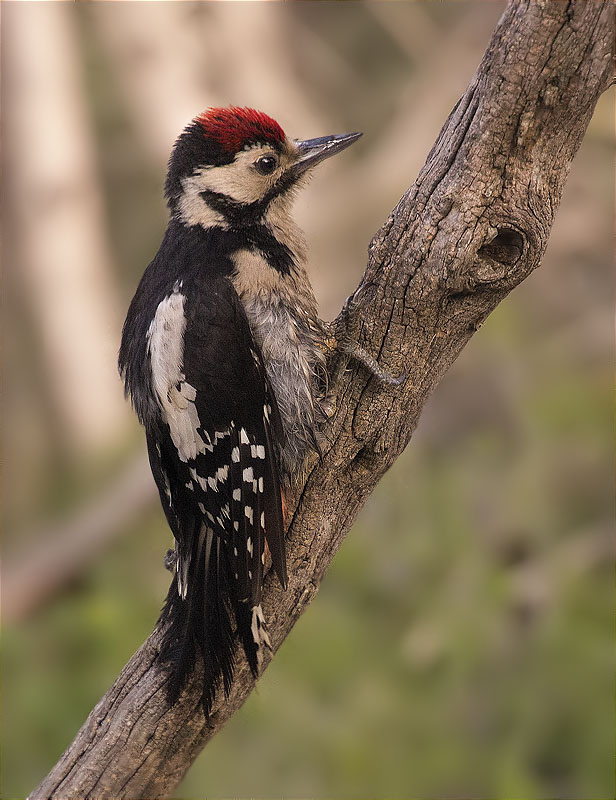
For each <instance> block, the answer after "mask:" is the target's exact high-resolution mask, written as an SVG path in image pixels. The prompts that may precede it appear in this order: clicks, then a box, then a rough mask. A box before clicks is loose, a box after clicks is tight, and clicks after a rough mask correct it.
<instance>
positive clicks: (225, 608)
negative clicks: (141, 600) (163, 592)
mask: <svg viewBox="0 0 616 800" xmlns="http://www.w3.org/2000/svg"><path fill="white" fill-rule="evenodd" d="M198 525H199V530H198V531H195V535H194V536H192V537H190V540H191V543H192V552H191V553H183V552H182V548H181V547H180V548H179V550H178V552H177V556H178V560H177V564H178V566H177V570H176V575H175V577H174V579H173V581H172V583H171V586H170V587H169V592H168V594H167V599H166V601H165V605H164V607H163V610H162V613H161V618H160V621H161V622H164V623H167V624H168V627H167V629H166V631H165V634H164V638H163V643H162V648H161V659H162V661H163V662H165V663H167V664H169V666H170V667H171V682H170V684H169V700H170V702H171V703H175V701H176V700H177V699H178V697H179V694H180V692H181V691H182V689H183V687H184V685H185V684H186V680H187V679H188V677H189V675H190V674H191V672H192V670H193V669H194V665H195V663H196V662H197V660H200V661H201V663H202V665H203V694H202V703H203V709H204V711H205V713H206V715H208V714H209V713H210V710H211V707H212V701H213V700H214V695H215V694H216V690H217V689H218V686H219V685H220V681H221V679H222V683H223V686H224V690H225V693H226V694H228V693H229V690H230V688H231V682H232V680H233V672H234V666H235V665H234V657H233V654H234V640H235V636H234V631H233V626H232V621H231V620H232V617H233V616H235V615H234V614H233V610H232V608H231V600H230V587H229V581H228V569H227V564H226V555H225V552H224V543H223V541H222V540H221V538H220V536H217V535H216V534H215V533H214V532H213V531H212V529H211V528H206V527H205V525H203V523H198ZM180 592H181V593H182V596H180ZM199 657H200V658H199Z"/></svg>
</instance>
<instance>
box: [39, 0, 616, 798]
mask: <svg viewBox="0 0 616 800" xmlns="http://www.w3.org/2000/svg"><path fill="white" fill-rule="evenodd" d="M612 50H613V8H612V5H611V3H608V2H585V1H580V2H560V0H551V1H548V2H546V1H545V0H543V1H542V2H540V1H539V0H512V2H511V3H510V5H509V6H508V8H507V10H506V12H505V13H504V15H503V17H502V19H501V21H500V22H499V24H498V26H497V28H496V30H495V32H494V35H493V37H492V40H491V42H490V45H489V47H488V49H487V51H486V54H485V56H484V58H483V60H482V62H481V64H480V66H479V68H478V70H477V72H476V74H475V76H474V78H473V80H472V82H471V84H470V86H469V87H468V89H467V91H466V92H465V94H464V95H463V97H462V98H461V99H460V101H459V102H458V104H457V105H456V107H455V108H454V110H453V111H452V113H451V115H450V117H449V119H448V120H447V122H446V123H445V125H444V127H443V129H442V131H441V133H440V135H439V137H438V140H437V141H436V143H435V145H434V147H433V149H432V151H431V152H430V154H429V156H428V159H427V161H426V164H425V166H424V168H423V169H422V171H421V173H420V175H419V177H418V178H417V180H416V181H415V183H414V184H413V185H412V186H411V188H410V189H409V190H408V192H407V193H406V194H405V195H404V197H403V198H402V199H401V200H400V202H399V203H398V205H397V206H396V208H395V209H394V210H393V212H392V213H391V215H390V217H389V219H388V220H387V222H386V223H385V224H384V225H383V227H382V228H381V230H380V231H379V232H378V233H377V234H376V236H375V237H374V239H373V241H372V243H371V246H370V253H369V261H368V266H367V269H366V272H365V274H364V277H363V279H362V281H361V284H360V286H359V287H358V289H357V291H356V293H355V297H356V299H357V302H358V304H359V309H360V319H361V322H360V326H359V340H360V343H361V345H362V346H363V347H365V348H366V349H367V350H368V351H369V352H371V353H373V354H374V355H376V356H377V357H378V360H379V362H380V363H381V365H382V366H383V367H385V368H386V369H387V370H389V371H390V372H392V373H394V374H399V373H402V372H406V376H407V377H406V381H405V382H404V383H403V384H402V385H401V386H398V387H391V386H384V385H383V384H381V383H379V382H378V381H377V380H375V379H374V378H372V377H371V376H370V375H369V374H368V373H367V372H366V371H365V369H364V368H362V367H360V366H358V365H356V364H355V363H350V364H348V363H347V362H346V359H344V357H342V356H338V357H337V359H336V360H335V362H334V363H333V364H332V383H333V391H334V394H335V398H336V404H335V407H336V411H335V414H334V415H333V416H332V418H331V420H330V422H329V424H328V427H327V431H326V434H327V439H328V442H329V444H328V445H327V447H326V448H325V450H324V454H323V458H322V460H321V461H318V462H317V461H315V462H313V463H311V465H310V469H309V472H308V477H307V480H306V483H305V486H304V487H303V490H302V491H301V493H300V496H299V497H298V498H297V504H296V506H295V507H294V508H293V509H292V511H293V515H292V522H291V525H290V530H289V534H288V551H289V555H288V560H289V575H290V585H289V588H288V590H287V591H286V592H283V591H281V590H280V588H279V586H278V584H277V582H276V581H275V580H274V579H272V576H268V578H267V580H266V587H265V603H264V604H265V612H266V615H267V617H268V619H269V620H270V627H271V636H272V641H273V645H274V650H276V649H277V648H278V647H279V646H280V644H281V643H282V641H283V640H284V638H285V636H286V635H287V634H288V633H289V631H290V630H291V628H292V627H293V625H294V623H295V621H296V620H297V619H298V618H299V616H300V615H301V614H302V612H303V611H304V610H305V608H306V606H307V605H308V603H309V602H310V600H311V599H312V598H313V596H314V595H315V593H316V591H317V588H318V586H319V582H320V580H321V578H322V576H323V573H324V572H325V570H326V568H327V566H328V565H329V563H330V561H331V559H332V557H333V555H334V553H335V552H336V550H337V549H338V547H339V546H340V544H341V542H342V540H343V539H344V536H345V534H346V533H347V531H348V530H349V528H350V526H351V524H352V523H353V520H354V519H355V517H356V515H357V513H358V511H359V509H360V508H361V506H362V505H363V503H364V501H365V499H366V497H367V496H368V494H369V493H370V492H371V491H372V489H373V488H374V486H375V485H376V483H377V482H378V481H379V479H380V478H381V476H382V475H383V473H384V472H385V471H386V470H387V469H388V468H389V467H390V466H391V464H392V463H393V461H394V460H395V459H396V457H397V456H398V455H399V454H400V453H401V451H402V450H403V449H404V447H405V446H406V445H407V443H408V441H409V439H410V437H411V434H412V433H413V430H414V429H415V426H416V425H417V421H418V418H419V414H420V412H421V409H422V407H423V405H424V403H425V401H426V399H427V397H428V395H429V394H430V392H431V391H432V389H433V388H434V386H435V385H436V384H437V383H438V381H439V380H440V379H441V377H442V376H443V374H444V372H445V371H446V369H447V368H448V367H449V365H450V364H451V363H452V362H453V361H454V359H455V358H456V356H457V355H458V353H459V352H460V350H461V349H462V348H463V347H464V345H465V344H466V342H467V341H468V340H469V338H470V337H471V336H472V334H473V333H474V332H475V331H476V330H477V328H478V327H479V326H480V325H481V323H482V322H483V321H484V320H485V318H486V317H487V315H488V314H489V313H490V312H491V311H492V310H493V309H494V307H495V306H496V305H497V304H498V303H499V302H500V301H501V300H502V299H503V298H504V297H505V296H506V295H507V294H508V293H509V292H510V291H511V290H512V289H513V288H514V287H515V286H516V285H517V284H518V283H520V281H522V280H523V279H524V278H525V277H526V276H527V275H528V274H529V273H530V272H531V271H532V270H533V269H535V268H536V267H537V266H538V265H539V263H540V261H541V257H542V254H543V252H544V250H545V247H546V244H547V241H548V236H549V232H550V228H551V225H552V221H553V218H554V214H555V212H556V209H557V206H558V203H559V200H560V196H561V192H562V188H563V185H564V182H565V180H566V176H567V173H568V169H569V165H570V163H571V160H572V159H573V156H574V155H575V152H576V151H577V149H578V147H579V144H580V142H581V140H582V137H583V135H584V132H585V130H586V127H587V125H588V122H589V120H590V117H591V115H592V111H593V109H594V106H595V103H596V101H597V99H598V97H599V95H600V94H601V92H602V91H604V90H605V89H606V88H607V86H608V85H609V83H610V78H611V74H612ZM409 136H410V134H409ZM345 366H346V367H347V369H344V367H345ZM160 637H161V631H160V630H159V629H158V628H156V629H155V630H154V631H153V633H152V634H151V636H150V637H149V638H148V640H147V641H146V642H145V644H144V645H143V646H142V647H141V648H140V650H139V651H138V652H137V653H136V654H135V655H134V656H133V658H132V659H131V660H130V662H129V663H128V664H127V666H126V667H125V668H124V670H123V671H122V673H121V674H120V676H119V677H118V679H117V680H116V682H115V684H114V685H113V687H112V688H111V689H110V690H109V692H108V693H107V694H106V695H105V697H103V699H102V700H101V701H100V702H99V704H98V705H97V706H96V708H95V709H94V710H93V711H92V713H91V714H90V716H89V718H88V719H87V721H86V722H85V724H84V726H83V727H82V729H81V730H80V731H79V733H78V734H77V736H76V738H75V740H74V742H73V743H72V745H71V746H70V747H69V748H68V750H67V751H66V753H65V754H64V755H63V756H62V758H61V759H60V761H59V762H58V764H57V765H56V766H55V767H54V769H53V770H52V771H51V773H50V774H49V775H48V776H47V777H46V778H45V779H44V781H43V782H42V783H41V785H40V786H39V787H38V789H36V790H35V791H34V792H33V794H32V795H31V797H32V798H33V799H34V798H37V800H38V799H39V798H93V797H114V798H144V797H149V798H152V797H164V796H167V795H169V794H170V793H171V792H172V790H173V789H174V787H175V786H176V785H177V784H178V783H179V781H180V780H181V778H182V776H183V775H184V774H185V772H186V770H187V769H188V768H189V766H190V764H191V763H192V761H193V760H194V759H195V758H196V756H197V754H198V753H199V752H200V750H201V749H202V748H203V747H204V745H205V744H206V743H207V742H208V740H209V739H210V738H211V737H212V736H213V735H214V734H215V733H216V732H217V731H218V730H219V729H220V728H221V727H222V726H223V725H224V723H225V722H226V721H227V720H228V719H229V717H230V716H231V715H232V714H233V713H235V711H237V710H238V708H239V707H240V706H241V705H242V703H243V702H244V700H245V699H246V697H247V696H248V694H249V693H250V691H251V690H252V688H253V685H254V682H253V680H252V678H251V676H250V673H249V671H248V669H247V668H246V666H245V665H243V662H242V660H241V659H240V665H241V666H240V668H239V669H238V672H237V677H236V681H235V683H234V685H233V688H232V691H231V694H230V696H229V697H228V698H226V699H225V698H224V696H223V695H222V694H220V695H219V696H218V697H217V699H216V701H215V703H214V708H213V714H212V716H211V718H210V720H209V723H206V721H205V719H204V717H203V714H202V712H201V711H200V710H199V708H198V706H197V697H198V694H199V675H198V672H197V673H196V674H195V675H194V676H193V679H192V680H191V682H190V685H189V686H188V688H187V691H186V692H185V693H184V695H183V696H182V697H181V698H180V701H179V702H178V703H177V704H176V705H175V706H173V707H169V705H168V704H167V701H166V697H165V691H164V689H165V682H166V675H165V672H164V671H163V670H162V669H161V667H160V666H159V664H158V662H157V652H158V645H159V642H160Z"/></svg>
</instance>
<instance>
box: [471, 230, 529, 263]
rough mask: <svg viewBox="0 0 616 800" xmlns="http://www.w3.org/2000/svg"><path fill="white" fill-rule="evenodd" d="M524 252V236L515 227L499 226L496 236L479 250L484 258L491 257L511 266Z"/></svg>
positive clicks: (479, 253)
mask: <svg viewBox="0 0 616 800" xmlns="http://www.w3.org/2000/svg"><path fill="white" fill-rule="evenodd" d="M523 252H524V237H523V236H522V234H521V233H520V232H519V231H516V230H514V229H513V228H499V229H498V233H497V234H496V236H495V237H494V238H493V239H492V240H491V241H490V242H487V243H486V244H484V245H482V246H481V247H480V248H479V250H478V253H477V254H478V255H479V256H481V257H482V258H491V259H492V260H493V261H498V262H499V264H506V265H507V266H510V265H511V264H515V262H516V261H517V260H518V259H519V258H520V256H521V255H522V253H523Z"/></svg>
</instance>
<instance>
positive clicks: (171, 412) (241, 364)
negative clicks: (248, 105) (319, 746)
mask: <svg viewBox="0 0 616 800" xmlns="http://www.w3.org/2000/svg"><path fill="white" fill-rule="evenodd" d="M358 135H359V134H350V135H348V136H343V137H325V138H323V139H316V140H309V141H307V142H295V141H292V140H289V139H288V138H287V137H285V135H284V133H283V132H282V130H281V129H280V127H279V126H278V125H277V123H275V122H274V121H273V120H271V119H270V118H269V117H267V116H266V115H264V114H262V113H260V112H255V111H252V110H250V109H212V110H210V111H209V112H206V113H205V114H203V115H201V116H200V117H197V118H196V120H195V121H193V123H191V125H189V127H188V128H187V129H186V130H185V131H184V132H183V133H182V135H181V136H180V138H179V139H178V141H177V142H176V145H175V147H174V151H173V153H172V156H171V159H170V163H169V173H168V177H167V183H166V194H167V198H168V201H169V206H170V209H171V219H170V222H169V226H168V228H167V232H166V234H165V236H164V239H163V242H162V244H161V247H160V249H159V251H158V253H157V254H156V256H155V258H154V260H153V261H152V263H151V264H150V265H149V267H148V268H147V270H146V271H145V273H144V275H143V278H142V280H141V282H140V284H139V287H138V289H137V292H136V294H135V297H134V298H133V301H132V303H131V305H130V308H129V310H128V315H127V318H126V322H125V324H124V329H123V335H122V345H121V349H120V358H119V365H120V370H121V373H122V375H123V378H124V380H125V386H126V390H127V393H128V394H129V395H130V397H131V400H132V402H133V405H134V407H135V409H136V411H137V414H138V416H139V418H140V420H141V422H142V423H143V424H144V426H145V429H146V438H147V446H148V454H149V459H150V465H151V467H152V473H153V475H154V479H155V481H156V485H157V487H158V490H159V494H160V498H161V503H162V505H163V509H164V511H165V514H166V517H167V521H168V523H169V526H170V528H171V530H172V532H173V535H174V537H175V554H176V558H175V564H176V571H175V576H174V579H173V582H172V585H171V587H170V589H169V594H168V596H167V601H166V604H165V607H164V609H163V612H162V618H163V619H164V620H165V621H166V622H167V623H168V625H167V627H166V628H165V636H164V642H163V648H162V654H161V655H162V658H163V660H164V661H165V662H168V663H169V664H170V667H171V673H172V681H171V688H170V692H171V696H172V698H173V699H174V698H176V697H177V696H178V694H179V692H180V691H181V689H182V687H183V685H184V683H185V680H186V678H187V676H188V674H189V673H190V672H191V671H192V669H193V667H194V664H195V659H197V658H200V659H201V662H202V664H203V671H204V684H203V703H204V708H205V710H206V713H208V712H209V710H210V708H211V702H212V700H213V697H214V693H215V691H216V689H217V686H218V685H219V683H220V681H221V679H222V682H223V685H224V688H225V690H226V691H227V692H228V691H229V688H230V686H231V682H232V679H233V672H234V650H235V636H236V635H237V636H238V637H239V639H240V641H241V644H242V646H243V649H244V652H245V654H246V658H247V660H248V663H249V665H250V668H251V670H252V672H253V674H254V675H255V676H256V675H258V673H259V670H260V666H261V662H262V660H263V655H264V651H265V650H266V649H269V648H270V647H271V644H270V641H269V636H268V632H267V625H266V621H265V618H264V615H263V611H262V608H261V592H262V584H263V571H264V566H265V564H266V560H267V553H268V552H269V554H270V555H271V560H272V566H273V568H274V570H275V572H276V574H277V576H278V578H279V580H280V582H281V584H282V585H283V587H284V586H286V581H287V573H286V563H285V547H284V522H283V513H282V497H281V492H283V491H284V489H285V487H289V486H292V485H293V483H294V482H295V481H296V480H297V476H298V475H299V474H300V472H301V469H302V465H303V462H304V459H305V456H306V454H307V452H308V450H309V449H310V448H311V447H315V446H316V435H315V428H316V425H317V421H318V418H319V413H320V410H319V392H320V388H319V380H318V376H319V371H320V370H321V369H322V367H323V364H324V341H325V327H324V325H323V323H321V321H320V320H319V318H318V315H317V311H316V302H315V300H314V295H313V292H312V289H311V287H310V283H309V281H308V278H307V275H306V272H305V268H304V263H303V262H304V259H305V247H304V244H303V240H302V237H301V234H300V232H299V231H298V229H297V228H296V227H295V225H294V223H293V221H292V219H291V217H290V215H289V213H288V206H289V203H290V200H291V195H292V192H293V189H294V188H295V187H296V186H297V184H298V181H300V180H301V177H302V176H303V175H304V174H305V172H306V171H307V169H309V168H310V167H311V166H313V165H314V164H316V163H317V162H318V161H320V160H322V159H323V158H325V157H326V156H327V155H330V154H331V153H333V152H338V151H339V150H341V149H342V148H343V147H345V146H347V145H348V144H350V143H351V142H352V141H354V140H355V139H356V138H357V137H358Z"/></svg>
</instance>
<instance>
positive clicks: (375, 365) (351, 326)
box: [333, 295, 406, 386]
mask: <svg viewBox="0 0 616 800" xmlns="http://www.w3.org/2000/svg"><path fill="white" fill-rule="evenodd" d="M360 325H361V314H360V305H359V301H358V300H357V299H356V298H355V295H352V296H351V297H347V299H346V301H345V304H344V306H343V307H342V311H341V312H340V314H339V316H338V318H337V319H336V321H335V322H334V326H333V327H334V331H333V333H334V338H335V340H336V349H337V350H338V351H339V352H340V353H343V354H344V355H346V356H348V357H349V358H352V359H353V360H355V361H358V362H359V363H360V364H362V365H363V366H364V367H366V369H367V370H368V371H369V372H370V373H371V374H372V375H374V377H375V378H377V380H379V381H381V383H386V384H388V385H390V386H400V384H401V383H404V381H405V380H406V372H403V373H402V375H398V376H396V375H392V374H391V372H388V371H387V370H385V369H383V368H382V367H381V365H380V364H379V362H378V361H377V360H376V358H374V356H372V355H370V353H369V352H368V351H367V350H365V349H364V348H363V347H361V345H360V344H359V341H358V340H359V329H360Z"/></svg>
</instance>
